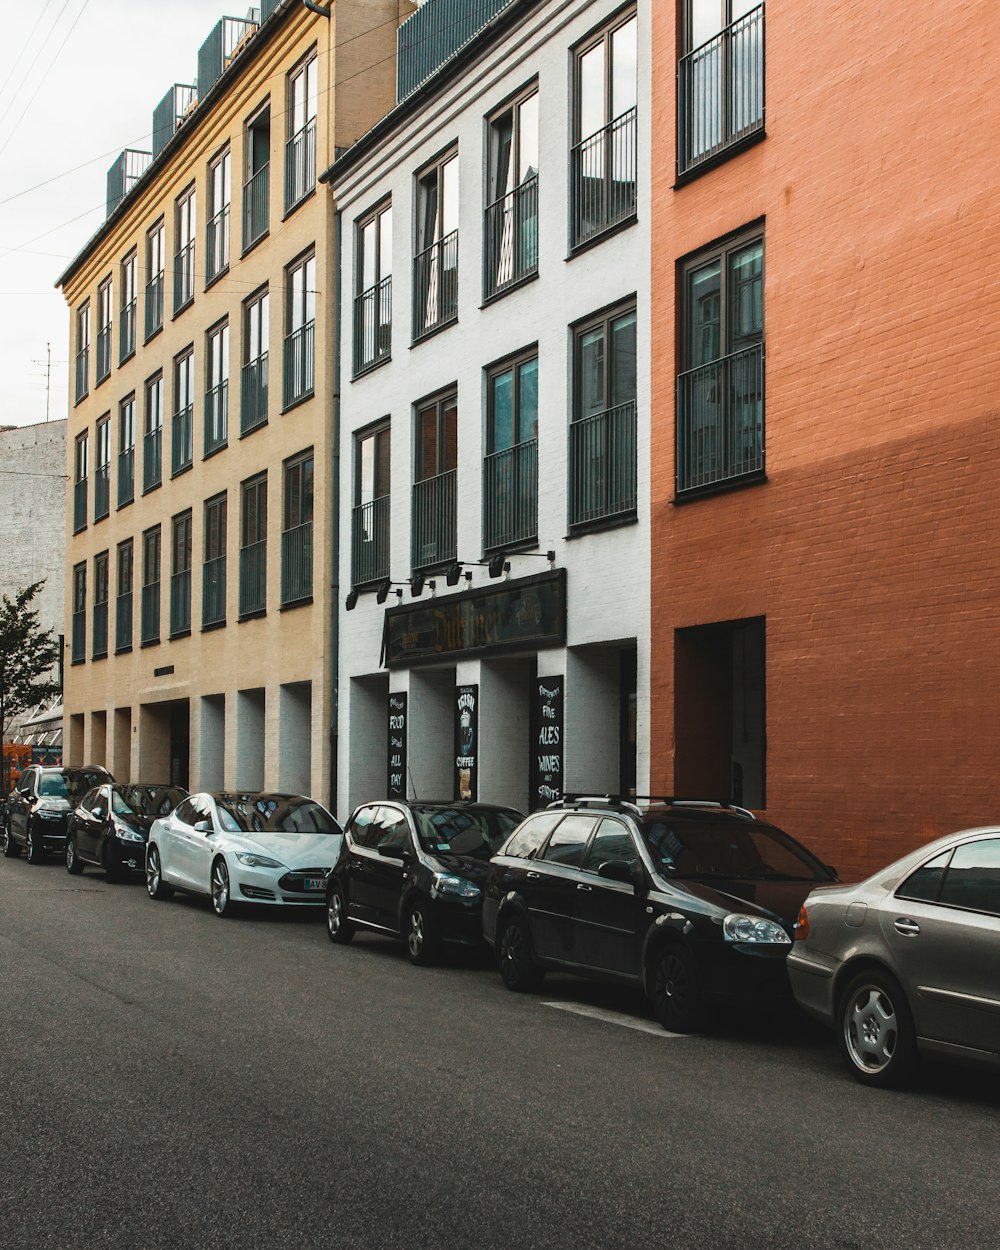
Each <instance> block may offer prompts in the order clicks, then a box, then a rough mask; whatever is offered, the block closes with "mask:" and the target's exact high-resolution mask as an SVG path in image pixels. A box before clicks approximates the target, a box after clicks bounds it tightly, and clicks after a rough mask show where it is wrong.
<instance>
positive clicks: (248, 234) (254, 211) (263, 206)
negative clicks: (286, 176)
mask: <svg viewBox="0 0 1000 1250" xmlns="http://www.w3.org/2000/svg"><path fill="white" fill-rule="evenodd" d="M270 170H271V166H270V164H267V165H262V166H261V167H260V169H258V170H257V172H256V173H255V174H254V175H253V176H252V177H251V178H250V179H249V180H248V181H247V182H245V183H244V184H243V250H244V252H245V251H246V250H247V248H248V247H252V246H253V245H254V244H255V243H256V242H257V240H258V239H262V238H263V237H264V235H265V234H266V233H267V227H268V211H269V200H268V197H269V195H270V182H271V178H270Z"/></svg>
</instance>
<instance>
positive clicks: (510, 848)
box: [482, 796, 837, 1033]
mask: <svg viewBox="0 0 1000 1250" xmlns="http://www.w3.org/2000/svg"><path fill="white" fill-rule="evenodd" d="M836 879H837V878H836V874H835V873H834V872H833V870H832V869H831V868H828V867H826V866H825V865H824V864H822V863H820V861H819V860H818V859H817V858H816V857H815V856H814V855H812V854H810V852H809V851H807V850H806V848H805V847H804V846H802V845H801V844H800V843H798V842H796V841H795V839H794V838H791V837H789V836H788V834H787V833H782V832H781V830H780V829H777V828H775V826H774V825H770V824H767V823H765V822H764V821H760V820H757V819H755V818H754V816H753V814H752V813H751V812H748V811H746V810H744V809H742V808H738V807H733V806H731V805H730V804H726V803H713V802H701V801H697V800H678V799H673V798H656V799H654V798H650V799H646V800H640V799H630V800H626V799H621V798H615V797H611V796H597V797H583V796H579V797H573V796H568V797H567V798H566V799H564V800H563V801H562V802H560V803H554V804H552V805H551V806H550V807H549V808H547V809H546V810H544V811H541V812H536V813H535V814H534V815H532V816H529V817H527V819H526V820H524V821H523V822H522V823H521V824H520V825H519V826H518V827H517V829H516V830H515V831H514V833H513V835H512V836H511V838H510V839H509V840H508V842H507V843H506V844H505V845H504V847H503V848H502V849H501V851H500V852H499V854H497V855H496V856H494V858H493V859H492V860H491V861H490V867H489V872H488V875H487V879H486V885H485V890H484V897H483V913H482V914H483V936H484V937H485V939H486V941H487V942H489V943H490V945H492V946H494V948H495V949H496V952H497V955H498V958H499V962H500V974H501V976H502V977H503V980H504V984H505V985H506V986H507V987H508V989H512V990H526V989H531V988H534V986H536V985H537V984H538V982H539V981H540V980H541V977H542V976H543V975H544V971H545V969H547V968H553V969H559V970H561V971H566V972H574V973H579V974H581V975H583V976H589V977H600V978H607V979H610V980H614V981H620V982H624V983H627V984H633V985H636V986H638V987H640V988H641V989H642V990H643V991H644V992H645V993H646V995H647V996H648V998H649V1000H650V1002H651V1004H652V1006H653V1009H654V1011H655V1012H656V1015H657V1018H658V1019H659V1020H660V1022H661V1024H663V1026H664V1028H666V1029H669V1030H671V1031H673V1032H678V1033H685V1032H691V1031H693V1030H696V1029H698V1028H701V1027H702V1026H703V1025H704V1024H705V1022H706V1018H707V1014H708V1009H709V1008H710V1007H712V1006H713V1005H717V1004H730V1005H735V1004H737V1003H739V1002H741V1001H742V1002H745V1003H746V1002H754V1001H757V1002H759V1001H760V1000H768V999H772V1000H773V999H790V989H789V984H788V977H787V973H786V970H785V958H786V956H787V954H788V952H789V950H790V949H791V942H792V932H793V929H794V925H795V921H796V918H797V916H798V913H799V908H800V907H801V905H802V901H803V900H804V898H805V897H806V895H807V894H808V893H809V891H810V890H811V889H812V888H813V887H814V886H816V885H819V884H820V883H823V882H827V883H828V882H830V881H835V880H836Z"/></svg>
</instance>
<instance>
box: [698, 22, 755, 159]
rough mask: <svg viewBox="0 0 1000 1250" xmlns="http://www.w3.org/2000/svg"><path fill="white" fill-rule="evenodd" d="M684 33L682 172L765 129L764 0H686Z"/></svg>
mask: <svg viewBox="0 0 1000 1250" xmlns="http://www.w3.org/2000/svg"><path fill="white" fill-rule="evenodd" d="M683 38H684V55H683V56H682V57H681V60H680V65H679V66H678V73H677V88H678V99H677V121H678V143H677V165H678V172H679V173H684V172H685V171H687V170H691V169H697V168H699V167H701V166H703V165H706V164H707V163H710V162H711V161H712V159H713V158H714V157H717V156H718V155H719V154H720V153H724V152H726V151H727V150H728V149H731V148H734V147H738V146H742V144H743V143H744V141H745V140H748V139H753V138H755V137H757V136H761V135H763V133H764V5H763V3H762V0H685V3H684V11H683Z"/></svg>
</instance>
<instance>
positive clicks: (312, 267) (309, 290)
mask: <svg viewBox="0 0 1000 1250" xmlns="http://www.w3.org/2000/svg"><path fill="white" fill-rule="evenodd" d="M303 268H304V269H305V278H304V281H305V292H304V294H305V303H306V307H305V324H308V323H309V322H310V321H315V319H316V257H315V256H310V257H309V259H308V260H307V261H306V263H305V265H304V266H303Z"/></svg>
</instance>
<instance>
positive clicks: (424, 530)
mask: <svg viewBox="0 0 1000 1250" xmlns="http://www.w3.org/2000/svg"><path fill="white" fill-rule="evenodd" d="M457 469H458V397H457V395H456V394H455V393H454V392H450V393H449V394H446V395H442V396H440V397H438V398H437V399H433V400H430V401H429V402H427V403H424V404H421V405H419V406H418V408H417V412H416V457H415V464H414V472H415V480H414V484H413V501H412V507H413V514H412V536H411V546H412V550H411V564H412V566H413V569H414V571H416V570H418V569H422V568H429V567H432V566H434V565H436V564H442V563H444V562H446V561H449V560H454V559H455V553H456V550H457V543H458V531H457V511H456V509H457V478H458V471H457Z"/></svg>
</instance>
